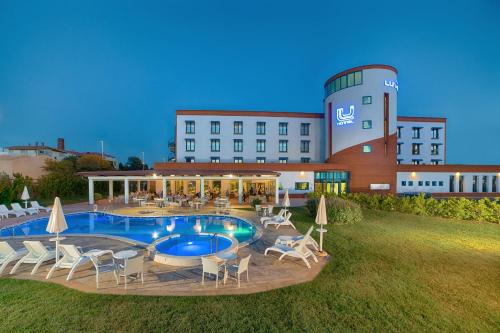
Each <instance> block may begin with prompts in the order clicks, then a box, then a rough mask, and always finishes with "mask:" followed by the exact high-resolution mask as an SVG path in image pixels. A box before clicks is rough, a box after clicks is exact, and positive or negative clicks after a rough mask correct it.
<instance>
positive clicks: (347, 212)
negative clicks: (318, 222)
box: [306, 193, 363, 224]
mask: <svg viewBox="0 0 500 333" xmlns="http://www.w3.org/2000/svg"><path fill="white" fill-rule="evenodd" d="M319 198H320V195H319V194H317V193H314V194H310V195H308V200H307V202H306V208H307V210H308V212H309V214H310V215H311V216H316V213H317V210H318V204H319ZM325 205H326V216H327V218H328V222H329V223H333V224H349V223H358V222H361V220H362V219H363V214H362V212H361V207H360V206H359V205H358V204H357V203H354V202H351V201H348V200H345V199H342V198H340V197H338V196H337V195H335V194H325Z"/></svg>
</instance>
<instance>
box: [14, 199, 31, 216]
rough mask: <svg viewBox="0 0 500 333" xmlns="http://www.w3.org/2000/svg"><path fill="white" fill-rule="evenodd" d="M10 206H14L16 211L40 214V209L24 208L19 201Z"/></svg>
mask: <svg viewBox="0 0 500 333" xmlns="http://www.w3.org/2000/svg"><path fill="white" fill-rule="evenodd" d="M10 206H11V207H12V210H13V211H16V212H25V213H28V214H29V215H35V214H38V210H36V209H35V208H23V207H21V205H20V204H18V203H17V202H13V203H11V204H10Z"/></svg>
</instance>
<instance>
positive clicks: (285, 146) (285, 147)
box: [279, 140, 288, 153]
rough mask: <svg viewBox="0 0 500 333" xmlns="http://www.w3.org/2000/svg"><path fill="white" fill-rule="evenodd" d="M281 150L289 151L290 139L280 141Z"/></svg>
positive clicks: (282, 151)
mask: <svg viewBox="0 0 500 333" xmlns="http://www.w3.org/2000/svg"><path fill="white" fill-rule="evenodd" d="M279 152H280V153H286V152H288V140H280V142H279Z"/></svg>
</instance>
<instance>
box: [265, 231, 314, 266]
mask: <svg viewBox="0 0 500 333" xmlns="http://www.w3.org/2000/svg"><path fill="white" fill-rule="evenodd" d="M313 228H314V226H311V227H310V228H309V230H308V231H307V233H306V234H305V235H304V238H303V239H302V240H301V241H300V243H299V244H298V245H297V246H296V247H291V246H287V245H282V244H275V245H273V246H271V247H268V248H267V249H266V251H264V255H266V256H267V253H268V252H269V251H275V252H279V253H281V256H280V257H279V259H278V260H281V259H283V257H285V256H290V257H294V258H299V259H302V261H304V263H305V264H306V266H307V268H311V265H310V264H309V261H308V260H307V258H309V257H312V258H313V259H314V261H315V262H318V259H317V258H316V256H315V255H314V253H312V251H311V250H310V249H309V248H308V247H307V246H306V243H307V239H308V237H309V236H311V232H312V230H313Z"/></svg>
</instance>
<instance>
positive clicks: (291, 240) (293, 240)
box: [275, 235, 319, 251]
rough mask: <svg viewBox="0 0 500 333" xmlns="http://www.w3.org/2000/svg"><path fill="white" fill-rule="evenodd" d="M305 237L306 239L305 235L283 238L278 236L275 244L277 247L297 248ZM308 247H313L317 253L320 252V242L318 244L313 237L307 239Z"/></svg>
mask: <svg viewBox="0 0 500 333" xmlns="http://www.w3.org/2000/svg"><path fill="white" fill-rule="evenodd" d="M304 237H305V236H304V235H300V236H284V235H282V236H278V238H277V239H276V242H275V244H276V245H279V244H282V245H288V246H291V247H295V246H297V245H298V244H299V243H300V241H301V240H302V239H304ZM306 245H310V246H312V248H313V249H314V250H315V251H318V250H319V245H318V242H316V240H315V239H314V238H312V236H309V237H308V238H307V240H306Z"/></svg>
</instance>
